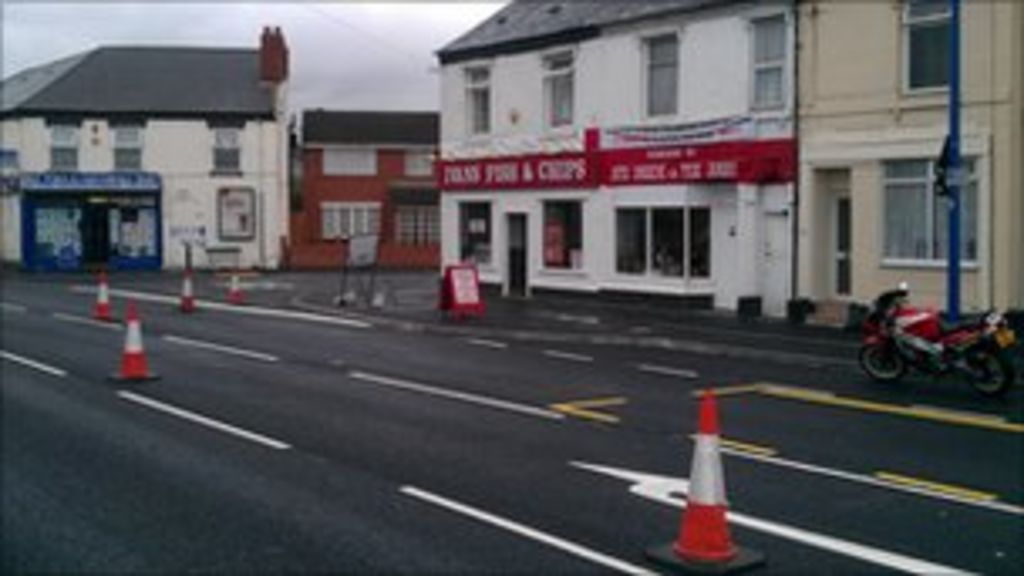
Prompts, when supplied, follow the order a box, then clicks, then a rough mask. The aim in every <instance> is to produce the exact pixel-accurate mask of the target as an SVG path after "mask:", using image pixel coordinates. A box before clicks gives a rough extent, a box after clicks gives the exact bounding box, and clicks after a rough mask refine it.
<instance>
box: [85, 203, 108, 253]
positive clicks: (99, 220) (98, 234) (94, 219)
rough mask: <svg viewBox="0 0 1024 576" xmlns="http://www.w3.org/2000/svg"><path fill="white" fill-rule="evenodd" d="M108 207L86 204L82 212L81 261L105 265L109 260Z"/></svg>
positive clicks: (98, 204) (106, 205) (105, 205)
mask: <svg viewBox="0 0 1024 576" xmlns="http://www.w3.org/2000/svg"><path fill="white" fill-rule="evenodd" d="M109 213H110V206H109V205H108V204H100V203H93V202H88V203H86V204H85V209H84V210H83V212H82V224H81V226H82V228H81V232H82V261H83V262H84V263H85V264H86V265H87V266H89V265H97V264H106V263H107V261H108V259H109V258H110V216H109Z"/></svg>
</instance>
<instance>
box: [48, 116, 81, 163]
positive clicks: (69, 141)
mask: <svg viewBox="0 0 1024 576" xmlns="http://www.w3.org/2000/svg"><path fill="white" fill-rule="evenodd" d="M61 130H68V131H69V132H67V134H68V138H66V139H64V138H58V137H57V136H58V134H60V133H61V132H60V131H61ZM49 132H50V169H51V170H56V167H55V166H54V162H53V153H54V151H55V150H74V151H75V165H74V167H72V168H70V170H72V171H74V170H78V166H79V163H80V158H79V143H80V138H81V127H79V126H78V125H75V124H54V125H52V126H50V130H49ZM60 170H61V171H65V170H68V169H67V168H60Z"/></svg>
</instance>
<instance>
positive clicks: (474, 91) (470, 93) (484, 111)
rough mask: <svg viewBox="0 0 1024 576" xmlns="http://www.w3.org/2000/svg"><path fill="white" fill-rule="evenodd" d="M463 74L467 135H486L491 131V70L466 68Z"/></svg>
mask: <svg viewBox="0 0 1024 576" xmlns="http://www.w3.org/2000/svg"><path fill="white" fill-rule="evenodd" d="M465 74H466V105H467V110H466V121H467V123H468V125H469V133H470V134H487V133H488V132H490V131H491V70H490V69H489V68H484V67H476V68H467V69H466V72H465Z"/></svg>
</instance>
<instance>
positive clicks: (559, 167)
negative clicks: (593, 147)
mask: <svg viewBox="0 0 1024 576" xmlns="http://www.w3.org/2000/svg"><path fill="white" fill-rule="evenodd" d="M596 176H597V174H596V170H594V167H593V165H592V162H591V161H590V160H589V159H588V156H587V155H586V154H584V153H576V152H570V153H563V154H543V155H530V156H508V157H504V158H478V159H474V160H442V161H440V162H439V163H438V171H437V179H438V187H439V188H441V189H442V190H510V189H529V188H592V187H594V186H595V185H596Z"/></svg>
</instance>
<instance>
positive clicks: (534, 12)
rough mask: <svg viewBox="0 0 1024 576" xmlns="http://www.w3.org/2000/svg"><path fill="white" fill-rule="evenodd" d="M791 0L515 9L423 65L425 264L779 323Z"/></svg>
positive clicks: (503, 281)
mask: <svg viewBox="0 0 1024 576" xmlns="http://www.w3.org/2000/svg"><path fill="white" fill-rule="evenodd" d="M793 39H794V34H793V12H792V3H791V2H786V1H780V2H756V3H755V2H731V1H728V2H727V1H711V2H709V1H706V0H673V1H665V0H660V1H656V2H654V1H652V2H642V1H635V2H552V3H537V2H525V1H517V2H513V3H512V4H510V5H508V6H506V7H505V8H504V9H502V10H500V11H499V12H498V13H496V14H495V15H494V16H493V17H491V18H490V19H489V20H487V21H485V22H484V23H482V24H480V25H479V26H477V27H476V28H474V29H473V30H471V31H470V32H468V33H467V34H465V35H464V36H462V37H461V38H459V39H457V40H455V41H454V42H452V43H451V44H449V45H448V46H446V47H444V48H443V49H442V50H441V51H440V52H439V57H440V60H441V64H442V72H441V76H442V82H441V106H442V116H441V162H440V166H439V174H438V177H439V183H440V187H441V189H442V203H441V205H442V230H443V233H442V261H443V263H444V264H451V263H456V262H459V261H463V260H467V259H471V260H474V261H475V262H476V263H477V264H478V265H479V270H480V277H481V281H483V282H488V283H493V284H498V285H500V286H501V287H502V292H503V293H504V294H522V295H530V294H532V293H534V292H537V291H540V290H561V291H575V292H587V293H605V292H607V293H613V292H625V293H634V294H635V293H639V294H645V295H660V296H669V297H676V298H679V299H682V300H692V301H694V302H697V303H700V304H709V305H710V304H713V305H714V306H716V307H721V308H735V307H736V306H737V302H738V299H740V298H742V297H749V296H756V297H760V298H761V300H762V304H763V309H764V311H765V312H766V313H769V314H775V315H779V314H782V313H783V312H784V309H785V302H786V300H787V299H789V298H790V297H791V286H792V276H793V267H792V260H793V249H792V245H791V238H792V230H793V207H792V202H793V180H794V177H795V174H794V172H795V169H794V167H795V141H794V139H793V132H792V130H793V127H792V118H793V108H792V101H793V98H792V95H793Z"/></svg>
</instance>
